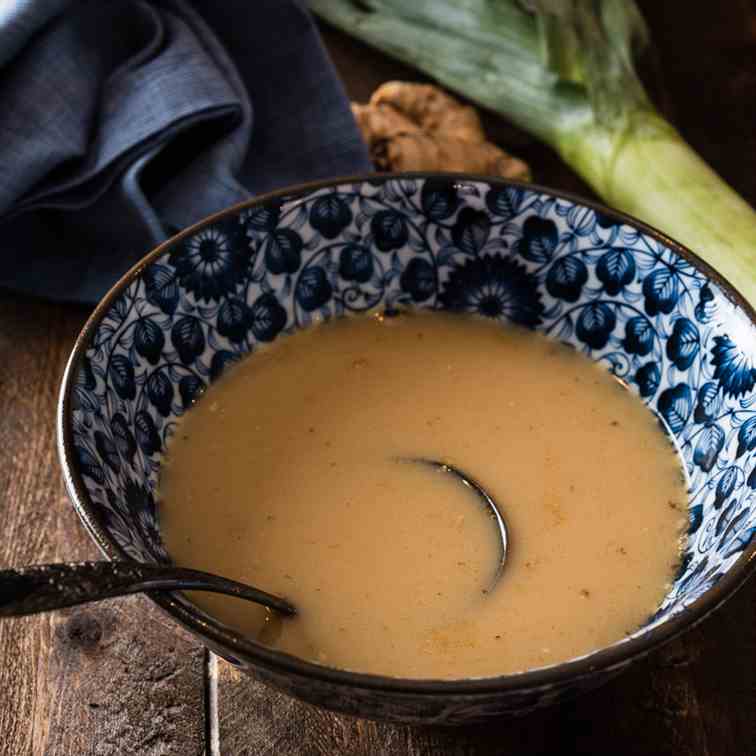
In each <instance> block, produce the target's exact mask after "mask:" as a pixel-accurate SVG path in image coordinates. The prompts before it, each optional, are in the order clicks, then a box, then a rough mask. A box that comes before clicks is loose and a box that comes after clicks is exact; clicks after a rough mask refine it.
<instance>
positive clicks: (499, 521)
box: [398, 457, 509, 593]
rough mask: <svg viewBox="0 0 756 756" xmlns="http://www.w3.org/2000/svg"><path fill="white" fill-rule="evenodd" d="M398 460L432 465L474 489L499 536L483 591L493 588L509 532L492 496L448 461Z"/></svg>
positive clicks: (497, 578)
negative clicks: (493, 567) (496, 555)
mask: <svg viewBox="0 0 756 756" xmlns="http://www.w3.org/2000/svg"><path fill="white" fill-rule="evenodd" d="M398 461H400V462H418V463H420V464H423V465H428V466H430V467H433V468H435V469H437V470H440V471H442V472H445V473H451V474H452V475H453V476H454V477H455V478H457V480H458V481H459V482H460V483H462V485H464V486H466V487H467V488H469V489H471V490H472V491H474V492H475V494H476V495H477V497H478V498H479V499H480V501H481V503H482V504H483V506H484V507H485V508H486V509H487V510H488V511H489V513H490V515H491V519H493V521H494V523H495V525H496V530H497V533H498V536H499V561H498V562H497V565H496V571H495V572H494V576H493V579H492V580H491V584H490V585H489V587H488V589H487V590H485V591H484V593H488V592H490V591H491V590H493V588H494V586H495V585H496V583H497V582H498V581H499V578H500V577H501V573H502V572H503V570H504V563H505V562H506V561H507V552H508V550H509V532H508V530H507V523H506V522H505V520H504V517H503V515H502V514H501V511H500V510H499V507H498V506H497V504H496V502H495V501H494V500H493V498H491V496H490V495H489V493H488V492H487V491H486V489H485V488H483V486H482V485H481V484H480V483H478V481H477V480H475V478H473V477H472V476H470V475H468V474H467V473H466V472H464V471H462V470H460V469H459V468H458V467H456V466H454V465H451V464H449V463H448V462H439V461H438V460H435V459H426V458H425V457H399V458H398Z"/></svg>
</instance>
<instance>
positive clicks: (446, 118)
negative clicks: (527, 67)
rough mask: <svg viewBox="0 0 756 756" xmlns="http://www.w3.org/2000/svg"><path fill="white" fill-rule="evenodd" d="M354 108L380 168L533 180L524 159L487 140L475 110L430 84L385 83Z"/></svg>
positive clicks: (371, 153) (371, 154)
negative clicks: (452, 172) (480, 174)
mask: <svg viewBox="0 0 756 756" xmlns="http://www.w3.org/2000/svg"><path fill="white" fill-rule="evenodd" d="M352 112H353V113H354V117H355V119H356V120H357V124H358V125H359V127H360V131H361V132H362V136H363V138H364V139H365V142H366V143H367V145H368V148H369V150H370V156H371V158H372V160H373V164H374V165H375V167H376V168H377V169H378V170H390V171H467V172H470V173H484V174H491V175H494V176H503V177H505V178H512V179H521V180H528V179H529V178H530V170H529V168H528V166H527V165H526V164H525V163H524V162H522V161H521V160H518V159H517V158H515V157H512V156H511V155H508V154H507V153H506V152H504V151H503V150H501V149H499V148H498V147H497V146H496V145H494V144H492V143H491V142H488V141H486V136H485V134H484V133H483V127H482V125H481V123H480V118H479V117H478V114H477V112H476V111H475V109H474V108H472V107H470V106H468V105H463V104H462V103H460V102H458V101H457V100H455V99H454V98H453V97H451V96H450V95H448V94H446V92H444V91H443V90H441V89H439V88H438V87H436V86H433V85H432V84H413V83H411V82H404V81H389V82H386V83H385V84H382V85H381V86H380V87H378V89H376V90H375V92H373V95H372V97H371V98H370V102H369V103H367V104H366V105H361V104H358V103H352Z"/></svg>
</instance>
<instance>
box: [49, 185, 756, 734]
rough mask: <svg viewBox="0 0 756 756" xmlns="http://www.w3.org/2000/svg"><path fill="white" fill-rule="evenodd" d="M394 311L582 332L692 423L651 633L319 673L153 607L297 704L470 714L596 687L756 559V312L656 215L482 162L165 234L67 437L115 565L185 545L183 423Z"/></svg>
mask: <svg viewBox="0 0 756 756" xmlns="http://www.w3.org/2000/svg"><path fill="white" fill-rule="evenodd" d="M376 307H383V308H387V309H394V308H402V307H424V308H435V309H447V310H455V311H463V312H476V313H480V314H482V315H485V316H488V317H491V318H496V319H498V320H500V321H501V322H502V323H504V322H507V321H512V322H514V323H518V324H520V325H523V326H527V327H531V328H535V329H537V330H540V331H542V332H544V333H546V334H548V335H550V336H551V337H553V338H555V339H559V340H561V341H564V342H567V343H569V344H572V345H574V346H575V347H576V348H578V349H580V350H581V351H583V352H584V353H585V354H587V355H588V356H590V357H591V358H592V359H594V360H597V361H599V362H601V363H602V364H604V365H605V366H606V367H607V369H609V370H611V371H613V372H614V374H615V375H617V376H619V377H621V378H622V379H624V380H625V381H626V382H627V384H628V385H629V386H630V388H631V390H633V391H635V392H636V393H637V394H638V395H639V396H640V397H641V398H642V400H643V401H644V402H645V403H646V404H647V405H648V407H649V408H650V409H651V410H653V411H654V412H656V413H657V414H658V415H659V417H660V418H662V419H663V421H664V423H665V424H666V426H667V427H668V428H669V430H670V432H671V433H672V434H673V435H674V437H675V439H676V441H677V444H678V446H679V448H680V450H681V453H682V455H683V457H684V460H685V464H686V465H687V470H688V474H689V477H690V497H689V517H690V538H689V545H688V548H687V551H686V553H685V557H684V561H683V566H682V569H681V571H680V574H679V575H678V577H677V579H676V581H675V583H674V586H673V588H672V590H671V591H670V593H669V595H668V596H667V597H666V599H665V600H664V603H663V604H662V606H661V607H660V608H659V611H658V612H657V613H656V614H655V615H654V616H653V617H652V618H650V619H649V623H648V624H647V625H646V626H645V627H644V628H643V629H641V630H639V631H638V632H636V633H635V634H634V635H633V636H632V637H631V638H629V639H626V640H624V641H621V642H620V643H617V644H615V645H613V646H611V647H609V648H606V649H603V650H601V651H598V652H595V653H593V654H590V655H588V656H585V657H583V658H581V659H577V660H574V661H571V662H569V663H565V664H560V665H557V666H553V667H547V668H544V669H539V670H533V671H529V672H526V673H523V674H518V675H509V676H504V677H498V678H490V679H480V680H462V681H411V680H397V679H391V678H385V677H380V676H373V675H360V674H352V673H349V672H344V671H340V670H335V669H330V668H326V667H321V666H318V665H315V664H311V663H308V662H304V661H302V660H299V659H295V658H293V657H290V656H287V655H286V654H283V653H280V652H277V651H273V650H270V649H268V648H265V647H263V646H261V645H259V644H257V643H254V642H253V641H250V640H246V639H244V638H241V637H239V636H237V635H235V634H234V633H232V632H231V631H229V630H227V629H226V628H224V627H222V626H219V625H218V624H217V623H215V622H213V621H211V620H209V619H208V618H207V617H206V616H204V615H203V614H202V613H201V612H199V611H198V610H197V609H196V608H194V607H193V606H192V605H191V604H189V603H188V602H187V601H186V600H185V599H184V598H183V597H182V596H181V595H178V594H168V593H166V594H154V595H153V596H152V598H153V600H154V601H156V602H157V603H158V604H159V605H160V606H161V607H162V608H163V609H165V610H166V611H167V612H168V613H169V614H170V615H171V616H172V617H173V618H174V619H175V620H176V621H177V622H178V623H180V624H181V625H183V626H184V627H186V628H188V629H189V630H190V631H192V632H193V633H195V634H196V635H197V636H198V637H199V638H200V639H201V640H202V641H203V642H204V643H205V644H206V645H208V646H209V647H210V648H212V649H213V650H215V651H217V652H218V653H219V654H220V655H222V656H224V657H225V658H227V659H229V660H230V661H231V662H232V663H234V664H237V665H239V666H241V667H244V668H248V669H250V670H252V671H254V673H255V674H256V675H257V676H258V677H259V678H261V679H263V680H266V681H268V682H270V683H271V684H273V685H276V686H278V687H279V688H281V689H283V690H285V691H287V692H289V693H291V694H292V695H295V696H297V697H299V698H302V699H305V700H308V701H311V702H314V703H317V704H321V705H324V706H327V707H330V708H334V709H338V710H341V711H345V712H348V713H352V714H357V715H361V716H368V717H374V718H388V719H395V720H402V721H409V722H426V723H427V722H436V723H448V724H456V723H463V722H471V721H476V720H481V719H484V718H486V717H491V716H498V715H501V714H504V713H523V712H525V711H528V710H530V709H532V708H536V707H539V706H543V705H546V704H549V703H552V702H554V701H556V700H559V699H561V698H563V697H565V696H568V695H570V694H572V693H574V692H575V691H577V690H580V689H586V688H590V687H594V686H596V685H598V684H600V683H601V682H603V681H604V680H606V679H608V678H609V677H611V676H612V674H614V673H615V672H617V671H618V670H620V669H622V668H623V667H625V666H627V665H628V664H629V663H630V662H631V661H632V660H633V659H635V658H637V657H639V656H642V655H644V654H646V653H647V652H648V651H650V650H651V649H652V648H654V647H655V646H657V645H659V644H660V643H663V642H664V641H667V640H669V639H670V638H672V637H673V636H675V635H676V634H678V633H680V632H681V631H682V630H684V629H685V628H687V627H690V626H691V625H692V624H694V623H695V622H698V621H699V620H701V619H702V618H703V617H704V616H705V615H707V614H708V613H709V612H710V611H712V610H713V609H714V608H716V607H717V606H718V605H719V604H720V603H721V602H722V601H724V600H725V599H726V598H727V597H728V596H729V595H730V594H731V593H732V592H733V591H734V590H735V589H736V588H737V587H738V586H739V585H740V584H741V583H742V582H743V581H744V580H745V579H746V577H747V575H748V574H749V573H750V572H752V571H753V567H754V564H755V563H756V560H754V556H755V555H756V539H755V538H754V531H756V390H755V389H754V386H755V385H756V319H755V315H754V311H753V309H752V308H751V307H749V305H748V304H747V303H745V302H744V301H743V299H742V298H741V297H740V296H738V294H737V293H736V292H735V291H733V289H732V288H731V287H730V286H729V285H728V284H727V283H726V282H724V281H723V280H722V279H721V278H720V277H719V276H718V275H717V274H716V273H715V272H714V271H712V270H711V269H710V268H708V267H707V266H706V265H705V264H704V263H702V262H701V261H700V260H698V259H697V258H696V257H695V256H694V255H692V254H691V253H690V252H688V251H686V250H684V249H681V248H680V246H679V245H677V244H675V243H674V242H672V241H671V240H669V239H667V238H665V237H664V236H662V235H660V234H659V233H657V232H655V231H653V230H652V229H650V228H648V227H646V226H643V225H642V224H640V223H638V222H636V221H634V220H632V219H630V218H627V217H624V216H620V215H618V214H617V213H613V212H610V211H608V210H605V209H603V208H599V207H597V206H595V205H593V204H591V203H588V202H584V201H582V200H578V199H575V198H571V197H567V196H564V195H560V194H558V193H555V192H552V191H549V190H546V189H543V188H539V187H534V186H527V185H521V184H515V183H508V182H502V181H495V180H490V179H485V178H479V177H470V176H462V175H427V174H426V175H414V174H413V175H402V176H380V177H376V176H373V177H368V178H356V179H346V180H340V181H335V182H325V183H320V184H313V185H308V186H304V187H301V188H296V189H292V190H289V191H284V192H278V193H275V194H271V195H268V196H266V197H262V198H260V199H257V200H254V201H251V202H249V203H246V204H244V205H240V206H237V207H234V208H231V209H229V210H227V211H225V212H223V213H220V214H218V215H216V216H214V217H212V218H210V219H208V220H206V221H204V222H202V223H200V224H198V225H196V226H194V227H193V228H190V229H188V230H187V231H185V232H183V233H181V234H179V235H178V236H176V237H175V238H173V239H171V240H170V241H168V242H166V243H165V244H163V245H161V246H160V247H159V248H158V249H156V250H155V251H154V252H152V253H151V254H150V255H148V256H147V257H146V258H145V259H144V261H143V262H142V263H141V264H140V265H138V266H137V267H136V268H134V269H133V270H132V271H131V272H129V273H128V274H127V275H126V276H125V277H124V278H123V280H122V281H121V282H120V283H118V284H117V285H116V286H115V288H113V290H112V291H111V292H110V293H109V294H108V295H107V296H106V297H105V299H104V300H103V301H102V303H101V304H100V305H99V307H98V308H97V309H96V311H95V313H94V314H93V316H92V317H91V318H90V320H89V322H88V323H87V325H86V326H85V328H84V330H83V332H82V334H81V336H80V337H79V339H78V341H77V343H76V346H75V348H74V351H73V354H72V356H71V360H70V362H69V365H68V368H67V370H66V374H65V378H64V382H63V387H62V394H61V402H60V409H59V418H58V422H59V426H58V431H59V444H60V454H61V459H62V464H63V469H64V471H65V477H66V482H67V486H68V490H69V493H70V496H71V498H72V500H73V503H74V506H75V508H76V510H77V511H78V513H79V515H80V516H81V518H82V520H83V521H84V523H85V525H86V526H87V528H88V529H89V531H90V533H91V535H92V537H93V538H94V540H95V541H96V542H97V544H98V545H99V546H100V548H101V549H102V550H103V552H104V553H105V554H106V555H107V556H108V557H110V558H113V559H126V558H131V559H136V560H143V561H148V562H154V561H161V560H166V559H168V554H166V552H165V550H164V547H163V545H162V543H161V541H160V535H159V524H158V517H157V514H158V513H157V510H156V503H155V499H154V495H153V492H154V490H155V483H156V481H157V477H158V473H159V469H160V461H161V455H162V454H163V451H164V449H165V446H166V443H167V442H168V439H169V438H170V436H171V433H172V432H173V430H174V428H175V425H176V421H177V420H178V418H179V417H180V416H181V415H182V414H183V413H184V412H185V411H186V410H187V409H188V408H189V407H190V405H191V404H192V402H193V401H194V400H195V398H196V397H198V396H199V394H200V393H201V392H202V390H203V389H204V388H205V387H206V386H207V385H208V384H209V383H211V382H212V381H213V380H215V379H216V378H217V377H218V376H219V375H220V374H221V373H222V372H223V371H224V370H225V369H226V368H227V367H228V366H229V365H230V364H232V363H234V362H236V361H237V360H239V359H240V358H241V357H243V356H244V355H245V354H247V353H249V352H253V351H254V350H255V348H256V346H257V345H258V344H260V343H264V342H270V341H272V340H274V339H276V338H278V337H279V336H282V335H284V334H288V333H292V332H293V331H295V330H297V329H299V328H303V327H305V326H307V325H309V324H310V323H312V322H313V321H315V320H319V319H328V318H333V317H339V316H342V315H346V314H349V313H356V312H362V311H366V310H370V309H373V308H376Z"/></svg>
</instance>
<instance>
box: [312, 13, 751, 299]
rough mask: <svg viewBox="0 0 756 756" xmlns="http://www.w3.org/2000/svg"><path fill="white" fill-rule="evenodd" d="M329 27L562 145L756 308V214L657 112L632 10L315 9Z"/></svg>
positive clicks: (611, 198)
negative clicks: (639, 70)
mask: <svg viewBox="0 0 756 756" xmlns="http://www.w3.org/2000/svg"><path fill="white" fill-rule="evenodd" d="M310 6H311V7H312V9H313V10H314V11H315V12H316V13H317V14H319V15H320V16H322V17H323V18H324V19H325V20H327V21H328V22H330V23H332V24H333V25H335V26H337V27H339V28H341V29H343V30H344V31H346V32H348V33H350V34H352V35H354V36H356V37H358V38H359V39H362V40H363V41H365V42H367V43H369V44H371V45H373V46H374V47H377V48H379V49H381V50H383V51H384V52H386V53H389V54H390V55H393V56H395V57H397V58H399V59H401V60H403V61H405V62H407V63H409V64H411V65H414V66H416V67H417V68H419V69H421V70H422V71H424V72H425V73H427V74H429V75H431V76H433V77H434V78H435V79H436V80H438V81H439V82H440V83H441V84H443V85H445V86H447V87H449V88H450V89H452V90H455V91H457V92H459V93H460V94H462V95H465V96H466V97H468V98H469V99H471V100H473V101H475V102H477V103H479V104H480V105H483V106H485V107H488V108H490V109H492V110H494V111H496V112H498V113H500V114H502V115H504V116H505V117H507V118H509V119H510V120H511V121H513V122H514V123H516V124H517V125H519V126H520V127H522V128H523V129H525V130H527V131H529V132H530V133H532V134H533V135H534V136H536V137H538V138H539V139H541V140H543V141H545V142H546V143H548V144H550V145H551V146H552V147H553V148H555V149H556V150H557V151H558V152H559V154H560V155H561V156H562V157H563V159H564V160H565V161H566V162H567V163H568V164H569V165H570V166H572V168H573V169H574V170H576V171H577V172H578V173H579V174H580V175H581V176H582V177H583V178H584V179H585V180H586V181H587V182H588V183H589V184H590V185H591V186H592V187H593V188H594V190H595V191H596V193H597V194H598V195H599V196H600V197H602V199H603V200H604V201H605V202H606V203H607V204H608V205H610V206H612V207H615V208H617V209H619V210H622V211H624V212H626V213H629V214H630V215H633V216H635V217H637V218H639V219H641V220H643V221H646V222H647V223H649V224H651V225H653V226H655V227H656V228H658V229H660V230H661V231H663V232H664V233H666V234H668V235H669V236H670V237H671V238H673V239H676V240H678V241H680V242H681V243H683V244H685V245H686V246H688V247H690V249H692V250H693V251H694V252H696V253H697V254H698V255H700V256H701V257H702V258H703V259H704V260H706V261H707V262H708V263H709V264H710V265H711V266H712V267H714V268H715V269H716V270H718V271H719V272H720V273H721V274H722V275H723V276H725V277H726V278H727V279H728V280H729V281H730V282H731V283H732V284H733V285H734V286H735V287H736V288H737V289H738V290H739V291H740V292H741V293H742V294H743V296H744V297H745V298H746V299H747V300H749V301H750V302H751V303H752V304H756V212H755V211H754V210H753V208H751V207H750V205H748V203H746V202H745V201H744V200H743V199H742V198H741V197H740V196H739V195H738V194H737V193H736V192H735V191H733V190H732V189H731V188H730V187H729V186H728V185H727V184H726V183H725V182H724V181H723V180H722V179H721V178H720V177H719V176H718V175H717V174H716V173H715V172H714V171H713V170H712V169H711V168H710V167H709V166H708V165H707V164H706V163H705V162H704V161H703V160H702V159H701V158H700V157H699V156H698V155H697V154H696V153H695V151H694V150H693V149H692V148H691V147H690V145H688V144H687V143H686V142H685V141H684V140H683V138H682V137H681V136H680V134H679V133H678V131H677V130H676V129H675V128H674V127H673V126H672V125H671V124H669V123H668V122H667V121H666V120H665V119H664V118H663V117H662V116H661V115H660V114H659V113H658V112H657V111H656V109H655V108H654V107H653V105H652V104H651V102H650V101H649V99H648V97H647V96H646V93H645V91H644V90H643V86H642V85H641V83H640V80H639V79H638V77H637V75H636V73H635V70H634V67H633V58H634V56H635V55H636V54H637V51H638V49H639V47H640V46H642V45H643V44H645V43H646V30H645V26H644V24H643V20H642V18H641V16H640V13H639V12H638V10H637V8H636V6H635V3H634V2H633V1H632V0H602V2H587V1H586V0H519V2H518V0H412V1H411V2H408V0H310Z"/></svg>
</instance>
